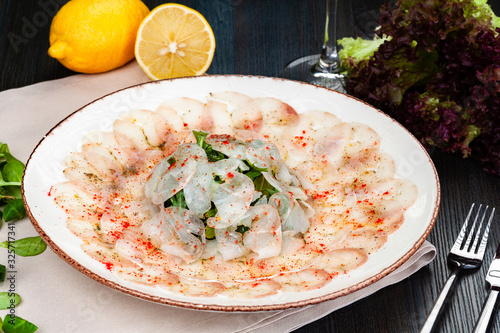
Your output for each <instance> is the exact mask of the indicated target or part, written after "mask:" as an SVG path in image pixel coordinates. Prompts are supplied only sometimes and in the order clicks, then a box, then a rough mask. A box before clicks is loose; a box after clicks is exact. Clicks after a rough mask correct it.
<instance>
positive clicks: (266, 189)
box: [253, 175, 279, 198]
mask: <svg viewBox="0 0 500 333" xmlns="http://www.w3.org/2000/svg"><path fill="white" fill-rule="evenodd" d="M253 183H254V186H255V190H256V191H259V192H261V193H262V195H265V196H267V197H268V198H269V197H270V196H271V195H273V194H274V193H278V192H279V191H278V190H277V189H276V188H275V187H274V186H272V185H271V184H269V182H268V181H267V179H266V178H265V177H264V175H260V176H259V177H257V178H256V179H255V180H254V182H253Z"/></svg>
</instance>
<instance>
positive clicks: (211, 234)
mask: <svg viewBox="0 0 500 333" xmlns="http://www.w3.org/2000/svg"><path fill="white" fill-rule="evenodd" d="M205 237H206V239H213V238H215V229H214V228H212V227H209V226H208V225H207V226H205Z"/></svg>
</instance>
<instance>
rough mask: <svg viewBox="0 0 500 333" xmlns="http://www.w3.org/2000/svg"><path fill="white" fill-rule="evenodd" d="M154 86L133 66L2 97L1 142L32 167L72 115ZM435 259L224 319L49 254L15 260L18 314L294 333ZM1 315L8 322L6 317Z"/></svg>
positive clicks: (126, 326)
mask: <svg viewBox="0 0 500 333" xmlns="http://www.w3.org/2000/svg"><path fill="white" fill-rule="evenodd" d="M147 81H149V78H148V77H147V76H146V75H145V74H144V73H143V72H142V70H141V69H140V68H139V66H138V65H137V63H135V62H131V63H129V64H128V65H126V66H124V67H122V68H120V69H117V70H114V71H112V72H108V73H104V74H98V75H85V74H81V75H74V76H71V77H67V78H64V79H59V80H54V81H47V82H42V83H38V84H34V85H31V86H27V87H23V88H17V89H11V90H7V91H3V92H0V141H1V142H6V143H8V144H9V147H10V149H11V151H12V153H13V154H14V155H15V156H16V157H18V158H19V159H21V160H22V161H23V162H26V161H27V159H28V158H29V155H30V153H31V151H32V150H33V149H34V148H35V146H36V144H37V143H38V142H39V141H40V139H41V138H42V137H43V135H45V134H46V133H47V132H48V131H49V130H50V129H51V128H52V127H53V126H55V125H56V124H57V123H58V122H59V121H61V120H62V119H64V118H65V117H66V116H67V115H69V114H70V113H72V112H73V111H75V110H77V109H79V108H80V107H82V106H84V105H85V104H87V103H89V102H91V101H93V100H94V99H97V98H99V97H101V96H103V95H105V94H108V93H111V92H113V91H116V90H118V89H122V88H125V87H128V86H131V85H134V84H139V83H142V82H147ZM6 233H7V228H2V229H0V239H2V240H3V239H4V238H6ZM35 235H36V232H35V230H34V228H33V227H32V225H31V223H30V222H29V220H28V219H24V220H23V221H19V222H17V223H16V224H15V237H16V238H23V237H28V236H35ZM435 252H436V249H435V248H434V246H433V245H432V244H430V243H428V242H425V243H424V244H423V245H422V246H421V247H420V248H419V249H418V250H417V252H416V253H415V254H414V255H413V256H412V257H411V258H409V259H408V260H407V261H406V262H405V263H404V264H403V265H402V266H400V267H399V268H398V269H396V270H395V271H394V272H392V273H391V274H390V275H388V276H386V277H385V278H383V279H381V280H379V281H377V282H375V283H373V284H372V285H370V286H368V287H366V288H363V289H361V290H359V291H357V292H354V293H352V294H349V295H347V296H344V297H339V298H337V299H334V300H331V301H328V302H323V303H320V304H317V305H311V306H307V307H302V308H297V309H288V310H283V311H269V312H257V313H218V312H206V311H196V310H187V309H182V308H175V307H170V306H164V305H160V304H156V303H150V302H146V301H143V300H140V299H136V298H133V297H131V296H128V295H125V294H122V293H120V292H117V291H114V290H111V289H110V288H108V287H105V286H102V285H100V284H99V283H97V282H95V281H93V280H91V279H89V278H88V277H86V276H84V275H83V274H81V273H79V272H77V271H76V270H74V269H73V268H72V267H71V266H70V265H68V264H66V263H65V262H64V261H63V260H61V259H60V258H59V257H58V256H57V255H55V254H54V253H53V252H52V251H50V250H47V251H45V252H44V253H43V254H42V255H40V256H37V257H31V258H22V257H17V258H16V269H17V271H16V273H15V279H14V286H15V289H16V290H15V291H16V292H17V293H19V294H20V295H21V297H22V299H23V300H22V302H21V304H19V305H18V307H17V308H16V315H18V316H20V317H23V318H25V319H27V320H29V321H31V322H33V323H35V324H36V325H37V326H38V327H39V328H40V330H39V331H40V332H61V333H64V332H186V333H189V332H200V331H203V332H206V333H210V332H214V333H215V332H217V333H224V332H290V331H292V330H294V329H296V328H298V327H301V326H303V325H306V324H307V323H310V322H312V321H314V320H317V319H318V318H321V317H323V316H325V315H327V314H329V313H331V312H333V311H335V310H337V309H339V308H341V307H344V306H347V305H349V304H351V303H353V302H355V301H356V300H359V299H361V298H364V297H366V296H368V295H371V294H373V293H375V292H376V291H377V290H380V289H381V288H383V287H385V286H388V285H391V284H394V283H397V282H399V281H401V280H403V279H404V278H406V277H408V276H410V275H411V274H413V273H414V272H416V271H417V270H419V269H420V268H421V267H423V266H425V265H427V264H428V263H429V262H430V261H432V259H433V258H434V256H435ZM1 255H2V254H0V256H1ZM4 255H5V256H7V254H4ZM5 259H6V258H5ZM0 314H1V315H2V317H3V316H4V315H5V314H7V310H3V311H0Z"/></svg>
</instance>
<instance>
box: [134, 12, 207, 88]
mask: <svg viewBox="0 0 500 333" xmlns="http://www.w3.org/2000/svg"><path fill="white" fill-rule="evenodd" d="M214 51H215V37H214V33H213V31H212V28H211V27H210V25H209V24H208V22H207V20H206V19H205V18H204V17H203V15H201V14H200V13H199V12H197V11H196V10H194V9H192V8H189V7H186V6H183V5H179V4H174V3H167V4H164V5H160V6H158V7H156V8H155V9H153V10H152V11H151V13H149V14H148V15H147V16H146V17H145V18H144V20H143V21H142V23H141V25H140V27H139V31H138V32H137V39H136V42H135V57H136V59H137V62H138V63H139V66H141V68H142V69H143V70H144V72H145V73H146V74H147V75H148V76H149V77H150V78H152V79H153V80H160V79H169V78H174V77H184V76H194V75H201V74H203V73H205V72H206V71H207V69H208V68H209V67H210V64H211V63H212V59H213V57H214Z"/></svg>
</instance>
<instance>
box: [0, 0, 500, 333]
mask: <svg viewBox="0 0 500 333" xmlns="http://www.w3.org/2000/svg"><path fill="white" fill-rule="evenodd" d="M66 2H67V0H22V1H20V0H1V1H0V91H3V90H7V89H12V88H16V87H22V86H26V85H30V84H33V83H37V82H41V81H46V80H51V79H56V78H61V77H65V76H69V75H73V74H74V73H73V72H71V71H69V70H67V69H65V68H64V67H63V66H62V65H60V64H59V63H58V62H57V61H56V60H54V59H52V58H50V57H49V56H48V55H47V49H48V46H49V42H48V36H49V29H50V22H51V20H52V17H53V16H54V15H55V13H56V11H57V10H58V9H59V8H60V6H61V5H62V4H64V3H66ZM144 2H145V3H146V4H147V5H148V7H149V8H151V9H152V8H154V7H156V6H157V5H159V4H161V3H164V2H165V1H160V0H145V1H144ZM180 2H181V3H183V4H185V5H187V6H189V7H192V8H195V9H197V10H198V11H200V12H201V13H202V14H203V15H204V16H205V17H206V18H207V20H208V22H209V23H210V24H211V26H212V27H213V29H214V33H215V37H216V40H217V49H216V52H215V57H214V60H213V63H212V65H211V67H210V69H209V72H208V73H209V74H248V75H264V76H277V75H278V74H279V72H280V70H281V69H282V67H283V66H284V65H285V64H286V63H287V62H289V61H291V60H293V59H295V58H297V57H300V56H304V55H309V54H313V53H318V52H319V51H320V48H321V45H322V41H323V25H324V18H323V15H324V14H323V8H324V7H323V6H324V3H323V1H306V0H274V1H268V0H267V1H266V0H251V1H250V0H232V1H231V0H214V1H203V0H182V1H180ZM382 2H383V1H382V0H353V9H354V17H355V20H354V22H355V27H356V31H357V34H359V35H361V36H367V35H368V34H369V33H370V32H371V31H372V30H373V28H374V27H375V26H376V20H377V18H378V7H379V5H380V4H381V3H382ZM490 3H491V4H492V6H493V9H494V10H495V11H496V13H500V1H499V0H490ZM13 112H14V110H13ZM0 117H1V115H0ZM0 122H1V119H0ZM20 135H21V133H20ZM1 137H2V134H1V133H0V141H1ZM431 156H432V159H433V161H434V163H435V165H436V168H437V171H438V173H439V177H440V181H441V186H442V201H441V208H440V212H439V215H438V218H437V221H436V224H435V227H434V229H433V230H432V232H431V234H430V235H429V238H428V240H429V241H430V242H431V243H433V244H434V245H435V246H436V248H437V250H438V254H437V257H436V259H435V260H434V261H433V262H432V263H431V264H430V265H429V266H428V267H425V268H423V269H421V270H420V271H418V272H417V273H415V274H414V275H412V276H411V277H409V278H407V279H406V280H404V281H402V282H400V283H398V284H396V285H394V286H390V287H387V288H385V289H383V290H381V291H379V292H377V293H376V294H374V295H372V296H370V297H367V298H365V299H363V300H360V301H358V302H356V303H354V304H353V305H350V306H347V307H345V308H343V309H341V310H338V311H336V312H334V313H332V314H331V315H329V316H327V317H324V318H322V319H320V320H318V321H316V322H313V323H311V324H309V325H306V326H304V327H302V328H300V329H298V330H297V331H296V332H322V333H323V332H370V333H371V332H418V330H419V328H420V327H421V326H422V324H423V322H424V320H425V317H426V314H427V313H428V312H429V311H430V309H431V307H432V304H433V302H434V299H435V298H436V296H437V294H438V292H439V290H440V289H441V287H442V285H443V283H444V281H445V279H446V277H447V276H448V273H449V271H450V270H449V267H448V265H447V261H446V254H447V252H448V250H449V248H450V247H451V245H452V244H453V242H454V239H455V237H456V235H457V234H458V231H459V228H460V225H461V224H462V220H463V218H464V216H465V215H466V212H467V210H468V208H469V206H470V204H471V203H472V202H480V203H485V204H490V205H496V206H499V208H500V178H499V177H496V176H491V175H488V174H486V173H484V172H483V171H482V170H481V169H480V167H479V165H478V164H477V163H476V162H475V161H473V160H464V159H462V158H461V156H457V155H449V154H444V153H440V152H438V151H433V152H431ZM495 222H496V224H495V225H494V226H493V230H492V234H491V238H490V245H489V247H488V249H487V253H486V256H485V263H486V264H485V265H483V266H482V267H481V268H480V269H479V270H478V271H474V272H471V273H465V274H463V275H462V276H461V278H460V281H459V284H458V286H457V288H456V289H455V292H454V293H453V296H452V297H451V298H450V301H449V304H448V305H447V308H446V309H445V311H444V314H443V316H442V318H441V321H440V323H439V327H438V331H440V332H450V333H457V332H458V333H460V332H470V331H471V330H472V328H473V326H474V322H475V320H476V318H477V317H478V315H479V312H480V310H481V306H482V304H483V301H484V299H485V296H486V287H485V283H484V276H485V273H486V271H487V267H488V265H489V262H490V261H491V259H492V257H493V252H494V247H495V246H496V245H497V244H498V243H499V242H500V227H499V225H500V224H499V223H500V213H499V214H497V217H496V219H495ZM42 330H43V328H42ZM491 331H492V332H500V315H497V316H496V317H495V319H494V322H493V325H492V328H491Z"/></svg>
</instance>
